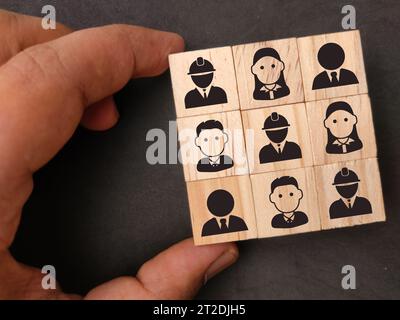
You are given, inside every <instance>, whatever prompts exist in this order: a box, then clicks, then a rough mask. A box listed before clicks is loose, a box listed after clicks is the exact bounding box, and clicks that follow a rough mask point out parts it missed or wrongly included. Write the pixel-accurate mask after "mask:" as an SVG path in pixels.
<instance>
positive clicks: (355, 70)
mask: <svg viewBox="0 0 400 320" xmlns="http://www.w3.org/2000/svg"><path fill="white" fill-rule="evenodd" d="M297 44H298V48H299V54H300V63H301V71H302V75H303V86H304V93H305V98H306V101H314V100H321V99H329V98H336V97H345V96H350V95H356V94H363V93H367V92H368V87H367V81H366V76H365V69H364V59H363V53H362V47H361V39H360V32H359V31H358V30H354V31H346V32H338V33H330V34H322V35H317V36H310V37H304V38H298V39H297Z"/></svg>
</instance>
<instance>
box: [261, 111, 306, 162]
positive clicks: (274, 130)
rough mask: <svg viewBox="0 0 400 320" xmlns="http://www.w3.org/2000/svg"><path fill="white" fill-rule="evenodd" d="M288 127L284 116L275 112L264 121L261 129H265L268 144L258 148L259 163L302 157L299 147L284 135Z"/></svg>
mask: <svg viewBox="0 0 400 320" xmlns="http://www.w3.org/2000/svg"><path fill="white" fill-rule="evenodd" d="M289 127H290V124H289V122H288V121H287V120H286V118H285V117H284V116H282V115H280V114H278V113H277V112H273V113H272V114H271V115H270V116H269V117H268V118H267V119H266V120H265V122H264V127H263V128H262V130H264V131H265V134H266V135H267V137H268V139H269V140H270V141H271V143H270V144H268V145H266V146H264V147H263V148H262V149H261V150H260V154H259V158H260V163H269V162H276V161H284V160H291V159H299V158H301V157H302V154H301V149H300V147H299V146H298V145H297V144H296V143H295V142H291V141H287V140H286V137H287V134H288V129H289Z"/></svg>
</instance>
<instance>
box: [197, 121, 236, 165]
mask: <svg viewBox="0 0 400 320" xmlns="http://www.w3.org/2000/svg"><path fill="white" fill-rule="evenodd" d="M196 133H197V138H196V139H195V144H196V146H197V147H198V148H199V149H200V151H201V153H202V154H204V155H205V156H206V158H203V159H200V161H199V162H198V163H197V171H199V172H218V171H222V170H226V169H229V168H232V167H233V160H232V159H231V158H230V157H229V156H227V155H224V154H223V153H224V151H225V146H226V144H227V143H228V140H229V138H228V135H227V133H226V132H225V131H224V127H223V125H222V123H221V122H219V121H217V120H208V121H205V122H202V123H200V124H199V125H198V126H197V128H196Z"/></svg>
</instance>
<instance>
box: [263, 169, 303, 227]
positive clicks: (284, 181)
mask: <svg viewBox="0 0 400 320" xmlns="http://www.w3.org/2000/svg"><path fill="white" fill-rule="evenodd" d="M302 198H303V191H302V190H301V189H300V188H299V184H298V183H297V180H296V179H295V178H294V177H290V176H284V177H280V178H277V179H275V180H274V181H273V182H272V183H271V194H270V195H269V200H270V201H271V203H273V204H274V206H275V208H276V209H277V210H278V211H279V212H280V213H278V214H277V215H275V216H274V217H273V219H272V222H271V225H272V227H273V228H281V229H286V228H295V227H298V226H301V225H303V224H306V223H307V222H308V217H307V215H306V214H305V213H304V212H302V211H296V210H297V208H298V207H299V206H300V200H301V199H302Z"/></svg>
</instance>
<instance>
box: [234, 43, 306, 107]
mask: <svg viewBox="0 0 400 320" xmlns="http://www.w3.org/2000/svg"><path fill="white" fill-rule="evenodd" d="M232 50H233V58H234V61H235V67H236V77H237V84H238V92H239V99H240V106H241V109H244V110H246V109H254V108H260V107H269V106H277V105H285V104H292V103H296V102H304V92H303V81H302V78H301V70H300V62H299V56H298V51H297V43H296V38H290V39H282V40H274V41H263V42H257V43H250V44H245V45H239V46H235V47H233V48H232Z"/></svg>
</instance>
